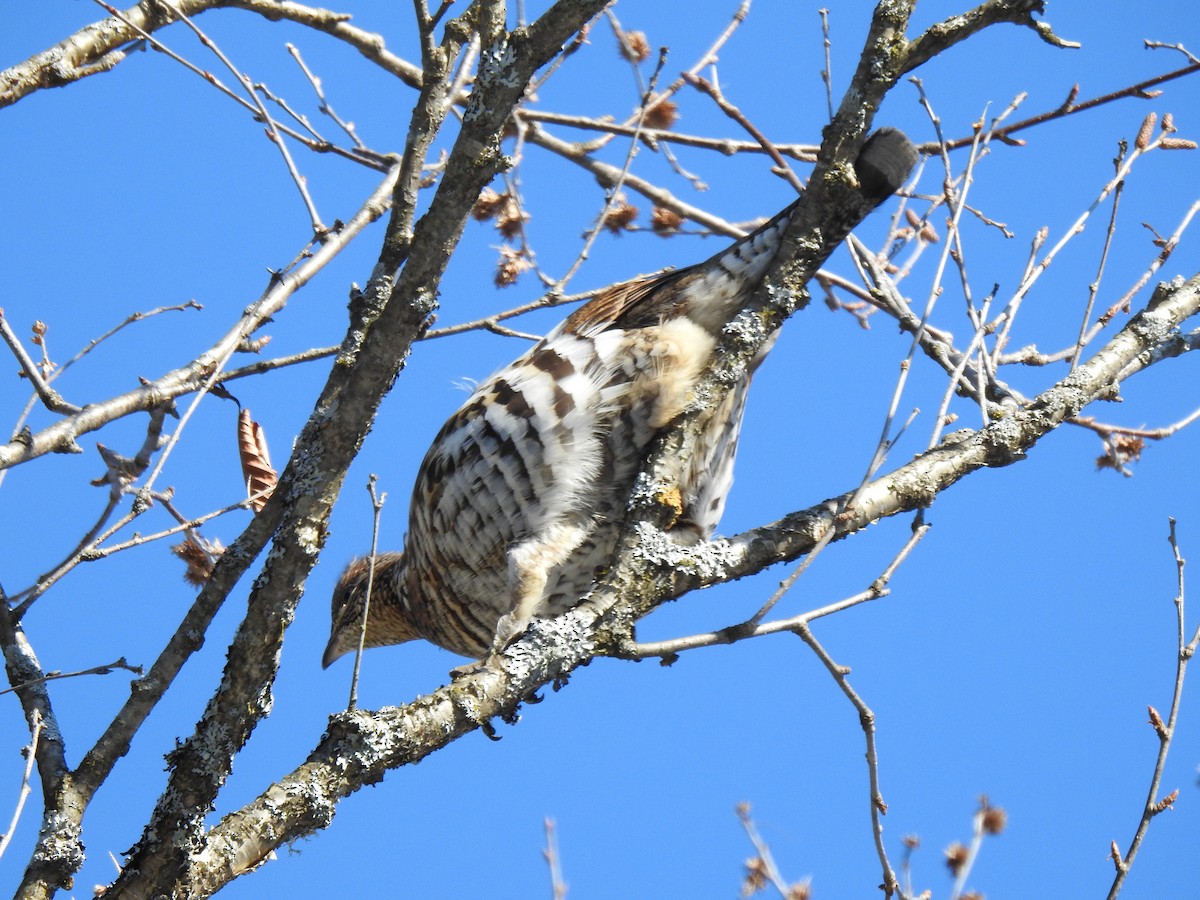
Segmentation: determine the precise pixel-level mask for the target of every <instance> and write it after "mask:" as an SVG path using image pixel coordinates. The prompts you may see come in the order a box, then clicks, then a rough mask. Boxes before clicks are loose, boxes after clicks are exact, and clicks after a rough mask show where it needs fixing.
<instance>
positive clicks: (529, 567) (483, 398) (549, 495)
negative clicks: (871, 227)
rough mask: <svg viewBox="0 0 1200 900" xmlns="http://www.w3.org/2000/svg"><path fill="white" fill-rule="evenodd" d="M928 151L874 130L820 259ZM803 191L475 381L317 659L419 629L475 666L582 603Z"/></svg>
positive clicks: (708, 489)
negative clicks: (652, 453) (390, 546)
mask: <svg viewBox="0 0 1200 900" xmlns="http://www.w3.org/2000/svg"><path fill="white" fill-rule="evenodd" d="M917 158H918V153H917V150H916V148H915V147H914V146H913V145H912V143H911V142H910V141H909V140H908V138H907V137H905V135H904V134H903V133H902V132H900V131H899V130H897V129H894V128H881V129H880V130H878V131H877V132H875V133H874V134H873V135H871V137H870V138H868V139H867V141H866V142H865V143H864V144H863V146H862V149H861V150H860V151H859V154H858V157H857V159H856V161H855V166H854V168H855V175H856V178H857V181H858V188H857V195H858V206H857V208H856V209H853V210H850V209H848V210H845V211H843V212H844V215H839V216H837V217H835V218H836V221H832V222H828V223H824V226H823V228H822V237H823V241H824V243H825V247H826V252H832V250H833V248H834V247H835V246H836V245H837V244H838V243H840V242H841V241H842V240H843V239H844V238H845V237H846V235H847V234H848V233H849V231H850V229H851V228H852V227H853V226H854V225H856V224H857V223H858V222H859V221H861V219H862V218H863V217H864V216H865V215H866V213H867V212H869V211H870V210H871V209H873V208H874V207H875V206H877V205H878V204H879V203H881V202H882V201H883V200H885V199H886V198H887V197H888V196H890V195H891V194H892V193H894V192H895V191H896V190H898V189H899V188H900V186H901V185H902V184H903V183H904V181H905V180H906V179H907V177H908V175H909V173H910V172H911V170H912V168H913V166H914V165H915V164H916V161H917ZM798 202H799V201H796V202H795V203H793V204H791V205H790V206H788V207H787V208H786V209H784V210H783V211H782V212H780V213H779V214H777V215H776V216H774V217H773V218H771V219H770V220H768V221H767V222H766V223H765V224H763V225H762V226H761V227H759V228H758V229H756V230H755V231H754V232H752V233H751V234H749V235H747V236H745V237H743V238H741V239H740V240H738V241H736V242H735V243H734V244H732V245H731V246H729V247H728V248H726V249H724V250H722V251H721V252H719V253H717V254H715V255H714V256H712V257H711V258H709V259H708V260H706V261H704V262H701V263H699V264H697V265H693V266H689V267H687V268H681V269H676V270H672V271H666V272H663V273H661V274H657V275H654V276H650V277H643V278H638V279H635V280H632V281H628V282H624V283H621V284H616V285H612V286H610V287H607V288H605V289H603V290H601V291H600V292H598V293H597V294H596V295H595V296H594V297H593V298H592V299H591V300H590V301H588V302H587V303H585V304H584V305H582V306H580V307H579V308H578V309H576V310H575V311H574V312H572V313H571V314H570V315H569V316H567V318H566V319H565V320H564V321H562V322H561V323H560V324H559V325H558V326H557V327H556V328H554V329H553V330H552V331H551V332H550V333H549V334H547V335H546V336H545V337H544V338H543V339H542V340H540V341H538V342H537V343H536V344H535V345H534V346H532V347H531V348H530V349H529V350H528V352H526V353H525V354H524V355H522V356H521V357H520V358H518V359H517V360H515V361H514V362H513V363H511V364H509V365H508V366H505V367H504V368H502V369H500V370H499V371H498V372H496V373H495V374H494V375H492V376H491V377H490V378H488V379H486V380H485V381H483V382H481V383H480V384H478V386H477V387H476V389H475V390H474V392H473V393H472V394H471V396H470V397H469V399H468V400H467V401H466V402H465V403H464V404H463V405H462V407H461V408H459V410H458V411H457V412H455V413H454V414H453V415H452V416H451V417H450V419H449V420H448V421H447V422H446V423H445V425H443V426H442V428H441V430H440V431H439V432H438V434H437V436H436V437H435V438H434V440H433V443H432V445H431V446H430V448H429V450H428V452H427V453H426V455H425V458H424V462H423V463H422V464H421V467H420V469H419V471H418V474H417V478H416V484H415V486H414V487H413V493H412V500H411V503H410V506H409V521H408V533H407V536H406V539H405V542H404V549H403V551H399V552H384V553H379V554H377V555H376V556H375V558H374V572H373V579H371V582H372V591H371V598H370V603H369V611H368V614H367V619H366V623H365V633H364V632H363V615H364V608H365V607H366V604H367V588H368V574H369V573H370V571H371V566H370V558H369V557H361V558H358V559H355V560H353V561H352V562H351V563H350V564H349V565H348V566H347V567H346V569H345V571H344V572H343V573H342V575H341V577H340V578H339V580H338V582H337V585H336V586H335V589H334V592H333V597H332V601H331V623H330V636H329V642H328V645H327V646H326V649H325V653H324V657H323V659H322V664H323V667H325V668H328V667H329V665H330V664H331V663H333V661H334V660H336V659H338V658H339V657H340V656H342V655H344V654H346V653H347V652H349V651H351V650H354V649H357V647H358V646H359V641H360V635H361V637H362V644H363V646H364V647H378V646H385V645H389V644H400V643H404V642H407V641H412V640H418V639H424V640H427V641H430V642H432V643H433V644H436V645H437V646H439V647H443V648H445V649H447V650H450V651H452V652H453V653H456V654H459V655H461V656H466V657H471V658H474V659H480V658H485V657H488V656H489V655H490V654H495V653H497V652H499V651H501V650H502V649H503V648H504V647H505V646H507V645H508V644H509V643H511V642H512V641H513V640H514V639H515V638H517V637H519V636H520V635H521V634H522V633H523V632H524V631H525V630H526V629H527V628H528V626H529V624H530V623H531V622H532V620H533V619H535V618H547V617H552V616H556V615H559V614H561V613H563V612H565V611H566V610H568V609H570V608H571V607H573V606H575V605H577V604H578V603H579V602H581V600H582V599H583V598H584V597H585V596H586V595H587V594H588V592H589V591H590V589H591V588H592V586H593V584H594V582H595V579H596V576H597V573H598V572H602V571H603V570H604V569H605V568H606V567H607V565H608V564H609V563H610V561H611V557H612V555H613V553H614V551H615V546H616V542H617V538H618V534H619V530H620V526H621V520H622V516H623V514H624V511H625V507H626V503H627V501H628V499H629V495H630V492H631V490H632V488H633V484H634V480H635V478H636V476H637V473H638V471H639V467H640V465H641V463H642V461H643V459H644V458H645V455H646V453H647V451H648V448H649V446H650V444H651V442H652V441H653V440H654V438H655V437H656V436H657V435H658V434H660V433H661V432H662V431H663V430H664V429H666V428H668V427H670V425H671V423H672V422H673V421H674V420H675V419H676V417H678V416H679V414H680V413H681V412H682V411H683V410H684V408H685V407H686V406H687V404H688V403H689V402H690V400H691V399H692V392H693V388H694V387H695V385H696V384H697V382H698V381H699V379H700V378H701V376H702V374H703V373H704V371H705V369H706V367H707V366H708V365H709V363H710V361H711V359H712V357H713V353H714V349H715V348H716V346H717V342H718V340H719V338H720V336H721V332H722V329H723V328H724V327H725V326H726V325H727V324H728V323H729V322H730V320H731V319H733V318H734V317H735V316H736V315H737V314H738V312H739V311H740V310H741V309H742V308H743V306H745V304H746V302H747V301H748V300H749V298H750V297H751V295H752V294H753V292H754V290H755V289H756V288H757V286H758V285H759V283H760V282H761V281H762V279H763V277H764V275H765V274H766V272H767V270H768V268H769V267H770V264H771V263H772V262H773V260H774V258H775V257H776V255H777V254H778V253H779V250H780V247H781V242H782V238H783V235H784V232H785V230H786V228H787V226H788V222H789V220H790V218H791V216H792V213H793V212H794V210H795V208H796V204H797V203H798ZM777 333H778V331H776V333H775V334H772V335H771V336H770V337H769V338H768V340H767V341H766V343H765V344H764V346H763V347H762V349H761V350H760V351H759V353H758V355H757V357H756V358H755V359H754V360H753V361H752V363H751V365H750V366H749V367H747V370H746V372H745V374H744V376H743V377H741V379H740V380H739V381H738V382H737V383H736V384H734V385H733V386H732V387H731V389H730V390H729V391H728V393H727V394H726V395H725V397H724V399H723V400H722V401H721V403H720V405H719V407H718V408H717V409H715V410H713V411H712V413H711V415H710V417H709V418H708V420H707V422H706V423H705V425H704V428H703V432H702V434H701V436H700V438H699V440H698V441H697V444H696V450H695V451H694V453H693V456H692V458H691V459H690V460H687V461H686V462H685V464H684V466H683V472H682V475H681V478H680V484H679V485H678V487H679V499H680V508H681V514H680V516H679V519H678V521H677V522H676V523H675V524H674V526H673V528H672V536H673V537H675V538H677V539H678V540H680V541H686V542H694V541H696V540H700V539H706V538H708V537H709V536H711V534H712V533H713V531H714V530H715V528H716V526H717V524H718V522H719V520H720V518H721V514H722V511H723V510H724V507H725V499H726V496H727V494H728V492H729V488H730V485H731V484H732V481H733V462H734V456H735V453H736V450H737V443H738V433H739V429H740V427H741V421H742V414H743V411H744V409H745V404H746V396H747V392H748V390H749V387H750V380H751V377H752V376H753V374H754V371H755V369H756V368H757V366H758V364H759V363H760V362H761V361H762V358H763V357H764V356H765V355H766V353H767V351H769V350H770V347H771V344H772V343H773V342H774V339H775V337H776V336H777Z"/></svg>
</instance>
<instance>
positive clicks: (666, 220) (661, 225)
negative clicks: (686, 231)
mask: <svg viewBox="0 0 1200 900" xmlns="http://www.w3.org/2000/svg"><path fill="white" fill-rule="evenodd" d="M682 224H683V216H681V215H680V214H679V213H677V212H675V211H674V210H671V209H667V208H666V207H665V206H656V207H654V208H653V209H651V210H650V227H651V228H652V229H654V233H655V234H661V235H668V234H672V233H674V232H676V231H678V230H679V226H680V225H682Z"/></svg>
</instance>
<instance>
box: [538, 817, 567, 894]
mask: <svg viewBox="0 0 1200 900" xmlns="http://www.w3.org/2000/svg"><path fill="white" fill-rule="evenodd" d="M543 825H544V827H545V829H546V849H545V850H543V851H542V856H543V857H544V858H545V860H546V865H547V866H548V867H549V869H550V890H551V891H552V892H553V894H552V896H553V898H554V900H566V896H567V883H566V882H565V881H563V874H562V857H561V856H560V855H559V852H558V825H557V823H556V822H555V821H554V820H553V819H551V818H549V817H547V818H546V819H545V821H544V822H543Z"/></svg>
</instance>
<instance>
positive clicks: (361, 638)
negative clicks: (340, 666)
mask: <svg viewBox="0 0 1200 900" xmlns="http://www.w3.org/2000/svg"><path fill="white" fill-rule="evenodd" d="M378 480H379V476H378V475H376V474H375V473H374V472H372V473H371V475H370V476H369V477H368V478H367V493H368V494H369V495H370V496H371V555H370V556H369V557H367V593H366V597H365V598H364V599H363V613H362V623H361V624H360V625H359V629H358V647H357V648H356V650H355V653H354V672H353V674H352V675H351V676H350V699H349V700H347V701H346V709H355V708H356V707H357V706H358V673H359V671H360V670H361V668H362V655H363V649H364V647H365V646H366V641H367V616H368V615H369V614H370V612H371V594H372V592H373V591H374V589H375V554H376V553H377V552H378V550H379V519H380V517H381V515H382V514H383V504H384V503H386V502H387V492H386V491H385V492H384V493H382V494H376V493H375V485H376V483H377V482H378Z"/></svg>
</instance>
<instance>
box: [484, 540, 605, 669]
mask: <svg viewBox="0 0 1200 900" xmlns="http://www.w3.org/2000/svg"><path fill="white" fill-rule="evenodd" d="M590 532H591V529H590V528H586V527H584V526H582V525H579V524H575V523H569V522H558V523H555V524H554V525H551V526H550V527H549V528H547V529H546V530H545V531H544V532H543V533H542V534H540V535H538V536H537V537H535V538H531V539H528V540H524V541H521V542H520V543H517V544H514V545H513V546H512V547H511V548H509V551H508V597H509V603H510V606H509V609H508V612H506V613H505V614H504V615H503V616H501V617H500V621H499V622H498V623H497V624H496V637H495V639H494V640H493V641H492V650H491V655H492V656H495V655H496V654H497V653H499V652H500V651H501V650H503V649H504V648H505V647H507V646H508V645H509V644H511V643H512V642H513V641H514V640H516V639H517V638H518V637H520V636H521V634H523V633H524V632H525V629H527V628H528V627H529V623H530V621H532V619H533V618H534V616H536V615H537V613H538V610H539V609H540V608H541V606H542V601H543V599H544V598H545V594H546V583H547V581H549V578H550V573H551V572H552V571H553V570H554V569H555V568H557V567H558V566H560V565H562V564H563V563H565V562H566V561H567V560H568V559H570V558H571V554H573V553H574V552H575V551H576V550H578V549H579V547H580V545H581V544H583V542H584V541H585V540H586V539H587V536H588V534H589V533H590Z"/></svg>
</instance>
